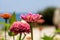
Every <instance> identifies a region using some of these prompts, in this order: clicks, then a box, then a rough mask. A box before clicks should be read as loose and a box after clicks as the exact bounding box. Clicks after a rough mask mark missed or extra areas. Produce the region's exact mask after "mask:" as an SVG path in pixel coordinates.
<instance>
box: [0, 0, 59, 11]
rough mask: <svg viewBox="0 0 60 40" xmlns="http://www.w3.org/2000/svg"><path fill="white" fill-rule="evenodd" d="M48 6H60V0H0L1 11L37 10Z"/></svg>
mask: <svg viewBox="0 0 60 40" xmlns="http://www.w3.org/2000/svg"><path fill="white" fill-rule="evenodd" d="M48 6H56V7H60V0H0V12H14V11H15V12H37V11H38V10H42V9H44V8H46V7H48Z"/></svg>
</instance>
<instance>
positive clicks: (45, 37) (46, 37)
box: [42, 35, 53, 40]
mask: <svg viewBox="0 0 60 40" xmlns="http://www.w3.org/2000/svg"><path fill="white" fill-rule="evenodd" d="M42 39H43V40H53V38H52V37H50V36H47V35H44V37H42Z"/></svg>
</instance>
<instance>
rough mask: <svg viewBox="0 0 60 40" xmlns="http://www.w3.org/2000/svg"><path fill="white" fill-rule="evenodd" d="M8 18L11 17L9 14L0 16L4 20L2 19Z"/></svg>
mask: <svg viewBox="0 0 60 40" xmlns="http://www.w3.org/2000/svg"><path fill="white" fill-rule="evenodd" d="M10 17H11V15H10V14H9V13H4V14H2V18H4V19H9V18H10Z"/></svg>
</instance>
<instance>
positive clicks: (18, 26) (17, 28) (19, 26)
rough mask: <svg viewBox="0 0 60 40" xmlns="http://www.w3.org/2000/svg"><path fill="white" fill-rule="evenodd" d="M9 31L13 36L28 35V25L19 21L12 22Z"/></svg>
mask: <svg viewBox="0 0 60 40" xmlns="http://www.w3.org/2000/svg"><path fill="white" fill-rule="evenodd" d="M10 31H11V32H14V33H15V34H18V33H25V32H26V33H29V32H30V25H29V24H28V23H23V22H20V21H17V22H14V23H13V24H12V26H11V27H10Z"/></svg>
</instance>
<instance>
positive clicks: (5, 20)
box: [5, 19, 7, 40]
mask: <svg viewBox="0 0 60 40" xmlns="http://www.w3.org/2000/svg"><path fill="white" fill-rule="evenodd" d="M5 23H7V19H5ZM6 38H7V36H6V27H5V40H6Z"/></svg>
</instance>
